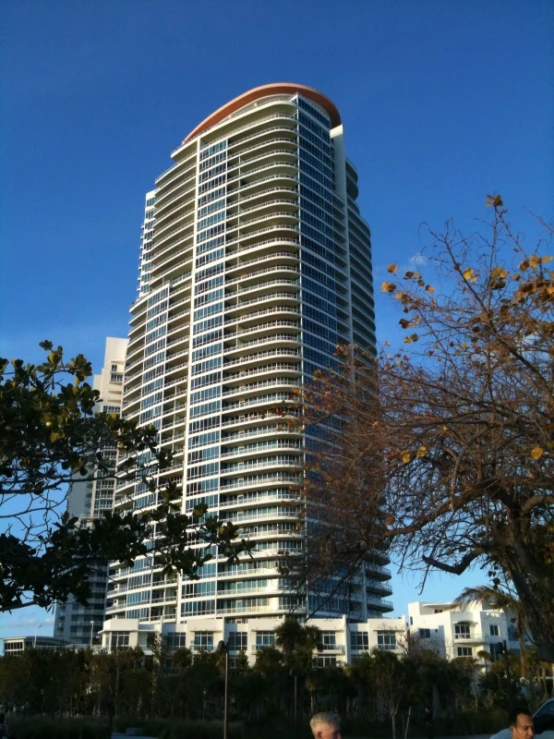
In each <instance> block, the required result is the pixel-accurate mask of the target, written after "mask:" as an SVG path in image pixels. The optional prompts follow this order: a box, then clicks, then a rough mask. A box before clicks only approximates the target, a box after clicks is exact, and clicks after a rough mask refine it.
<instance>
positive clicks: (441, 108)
mask: <svg viewBox="0 0 554 739" xmlns="http://www.w3.org/2000/svg"><path fill="white" fill-rule="evenodd" d="M278 81H287V82H300V83H303V84H307V85H311V86H313V87H316V88H318V89H319V90H321V91H322V92H324V93H325V94H326V95H328V96H329V97H330V98H331V99H332V100H333V101H334V102H335V103H336V105H337V106H338V108H339V109H340V111H341V114H342V118H343V122H344V126H345V135H346V146H347V154H348V156H349V158H350V159H351V160H352V161H353V162H354V163H355V165H356V167H357V169H358V171H359V175H360V200H359V202H360V207H361V210H362V213H363V214H364V215H365V217H366V219H367V220H368V221H369V223H370V225H371V228H372V233H373V254H374V267H375V279H376V284H377V286H378V285H379V284H380V282H381V280H382V279H383V278H384V275H385V269H386V265H387V264H389V263H390V262H392V261H395V262H398V263H401V264H404V263H408V262H409V260H410V259H411V258H413V257H414V255H416V254H418V253H419V251H420V250H421V248H422V246H423V245H424V244H425V243H426V241H427V240H426V236H425V232H424V229H422V227H421V224H422V223H430V224H432V225H433V226H434V227H437V228H440V226H441V224H442V223H443V222H444V220H445V219H446V218H449V217H453V218H454V219H455V221H456V223H457V224H458V225H459V226H461V227H462V228H465V229H467V230H473V229H475V228H476V224H475V219H477V218H481V217H484V216H485V212H484V208H483V202H484V197H485V194H486V193H488V192H492V191H497V192H501V193H502V195H503V196H504V199H505V201H506V203H507V205H508V206H509V207H510V210H511V213H512V216H513V219H514V220H515V222H516V223H517V224H518V225H520V227H521V228H522V229H523V230H524V231H526V229H527V230H528V233H529V234H531V235H532V234H533V233H534V227H533V223H532V219H530V217H529V215H528V210H530V211H532V212H534V213H537V214H541V215H542V216H544V217H545V218H547V219H549V218H551V217H552V204H553V203H554V136H553V133H552V132H553V130H554V96H553V95H552V90H553V89H554V85H553V83H554V4H553V3H552V2H550V1H549V0H544V1H543V0H533V2H529V0H521V2H520V1H518V0H509V1H508V2H506V0H488V1H487V2H486V3H485V2H482V1H481V0H402V1H401V0H388V1H387V0H341V1H340V2H339V0H279V1H277V0H263V2H260V0H234V2H232V3H230V2H226V1H225V0H202V2H201V1H200V0H189V2H184V1H183V0H159V2H152V0H110V2H95V1H94V0H80V1H79V2H74V1H73V0H49V2H44V0H19V2H4V3H2V4H1V7H0V116H1V119H0V131H1V136H0V159H1V171H0V209H1V213H2V217H1V218H0V239H1V244H2V252H3V267H2V272H1V276H0V301H1V304H0V327H1V331H0V355H4V356H8V357H13V356H20V357H23V358H25V359H32V358H34V357H36V356H37V351H36V345H37V343H38V341H40V340H41V339H43V338H50V339H52V340H53V341H55V342H56V343H60V344H62V345H64V346H65V347H66V349H67V351H68V352H69V353H76V352H83V353H85V354H86V355H87V356H88V357H89V358H90V359H91V360H92V361H93V363H94V366H95V368H96V369H97V370H98V369H99V368H100V365H101V361H102V357H103V347H104V339H105V337H106V336H107V335H112V336H125V335H126V327H127V317H128V308H129V305H130V303H131V302H132V300H133V299H134V291H135V284H136V274H137V260H138V244H139V233H140V223H141V218H142V211H143V202H144V193H145V192H146V191H147V190H148V189H150V188H151V187H152V185H153V182H154V179H155V177H156V176H157V175H158V174H160V173H161V172H162V171H164V170H165V169H166V168H167V167H169V166H170V152H171V151H172V150H173V149H175V148H176V147H177V146H178V145H179V143H180V142H181V141H182V139H183V138H184V137H185V136H186V134H187V133H188V132H189V131H190V130H191V129H192V128H194V126H195V125H196V124H197V123H198V122H199V121H200V120H202V119H203V118H204V117H205V116H206V115H208V114H209V113H210V112H212V111H213V110H214V109H216V108H217V107H219V106H220V105H222V104H223V103H225V102H226V101H228V100H229V99H231V98H233V97H235V96H236V95H239V94H240V93H242V92H244V91H245V90H247V89H249V88H251V87H254V86H256V85H260V84H263V83H267V82H278ZM377 321H378V333H379V338H380V340H385V339H386V338H389V337H390V336H391V335H394V334H395V332H396V324H397V321H398V316H396V315H395V314H394V313H393V312H392V311H391V308H390V305H389V304H388V303H387V302H385V301H384V300H383V299H381V297H379V302H378V305H377ZM480 577H481V575H480V573H476V574H475V575H473V576H472V577H470V578H469V579H470V580H474V581H478V580H479V579H480ZM467 581H468V579H467V578H466V579H465V580H464V581H463V582H462V581H461V580H460V579H459V578H458V579H457V578H446V577H441V578H438V577H435V578H433V579H432V581H431V582H430V583H429V585H428V586H427V587H426V589H425V591H424V593H423V597H424V598H425V599H427V600H436V599H448V598H451V597H453V596H455V595H456V594H457V593H458V592H459V590H460V589H461V588H462V587H463V585H465V584H467ZM415 584H416V580H415V579H414V580H404V579H401V578H396V579H395V581H394V586H395V594H394V601H395V606H396V612H397V613H398V614H402V613H406V612H407V608H406V604H407V603H408V601H410V600H415V599H417V598H418V597H419V596H418V593H417V591H416V589H415ZM46 618H48V617H46ZM43 620H44V617H43V616H42V614H40V613H37V612H35V611H23V612H20V613H16V614H14V615H13V616H11V617H3V618H0V636H1V635H7V634H9V633H21V632H27V633H33V632H34V628H35V623H37V622H39V623H40V622H42V621H43ZM42 628H43V632H42V633H44V632H45V631H47V630H48V629H49V628H50V626H49V625H48V624H46V623H45V624H44V626H43V627H42Z"/></svg>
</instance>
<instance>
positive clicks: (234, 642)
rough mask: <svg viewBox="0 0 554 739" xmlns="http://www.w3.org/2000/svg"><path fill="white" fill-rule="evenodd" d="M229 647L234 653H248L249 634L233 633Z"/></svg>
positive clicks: (229, 640)
mask: <svg viewBox="0 0 554 739" xmlns="http://www.w3.org/2000/svg"><path fill="white" fill-rule="evenodd" d="M227 645H228V647H229V650H230V651H232V652H246V649H247V646H248V633H247V632H246V631H232V632H231V633H230V634H229V638H228V640H227Z"/></svg>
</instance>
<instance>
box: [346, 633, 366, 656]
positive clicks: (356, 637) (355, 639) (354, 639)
mask: <svg viewBox="0 0 554 739" xmlns="http://www.w3.org/2000/svg"><path fill="white" fill-rule="evenodd" d="M350 646H351V648H352V649H358V650H363V651H366V652H367V651H368V649H369V634H368V633H367V632H365V631H353V632H352V633H351V634H350Z"/></svg>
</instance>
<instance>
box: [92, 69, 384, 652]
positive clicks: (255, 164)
mask: <svg viewBox="0 0 554 739" xmlns="http://www.w3.org/2000/svg"><path fill="white" fill-rule="evenodd" d="M172 159H173V164H172V166H171V167H170V168H169V169H168V170H167V171H165V172H164V173H163V174H161V175H160V176H159V177H158V179H157V180H156V184H155V189H153V190H152V191H151V192H149V193H148V194H147V196H146V210H145V220H144V224H143V229H142V237H141V250H140V264H139V279H138V290H137V297H136V300H135V302H134V303H133V305H132V307H131V319H130V331H129V346H128V351H127V360H126V366H125V386H124V400H123V413H124V414H125V416H126V417H128V418H133V419H136V420H137V421H138V422H139V423H140V424H151V423H153V424H155V425H156V426H157V427H158V429H159V431H160V440H161V444H162V445H163V446H164V447H166V448H168V449H170V450H171V451H172V453H173V460H174V463H173V466H172V467H171V469H168V470H164V471H163V472H159V471H158V470H157V469H156V468H155V466H154V465H153V467H152V469H151V474H152V476H153V477H154V478H155V479H156V481H157V483H158V484H159V486H161V487H162V488H163V486H164V484H166V483H167V482H169V481H175V482H177V483H178V484H179V485H180V486H182V489H183V497H182V509H183V511H185V512H190V511H192V510H193V509H194V507H195V506H197V505H198V504H206V505H207V506H208V510H209V513H214V514H219V516H220V517H222V518H223V519H226V520H229V521H232V522H233V523H235V524H237V525H238V526H239V527H240V529H239V533H240V536H241V537H244V538H246V539H248V540H249V541H251V542H253V543H255V548H254V550H253V556H252V558H247V557H245V559H244V561H242V562H240V563H238V564H228V563H227V562H226V561H225V560H224V559H223V558H221V557H219V556H218V555H217V552H212V554H213V555H214V558H213V559H212V560H211V561H210V562H209V563H207V564H206V565H205V566H204V567H202V568H201V570H200V572H199V575H200V579H199V580H194V581H193V580H187V579H186V578H182V577H177V578H166V577H164V576H163V575H162V573H161V571H160V568H157V567H156V564H155V560H154V559H153V558H143V559H139V560H137V561H135V562H134V564H133V566H132V567H123V566H119V565H118V564H117V563H114V564H113V565H112V567H111V570H110V585H109V592H108V600H107V612H106V618H107V619H108V621H107V625H106V627H105V631H112V630H113V631H114V632H122V631H123V630H124V629H123V626H124V624H135V625H136V624H139V625H140V628H139V629H138V631H137V633H141V631H142V630H143V629H151V628H153V626H154V625H157V626H156V628H158V627H159V624H160V623H163V627H164V631H171V630H172V631H175V632H179V633H180V632H182V633H187V634H189V633H191V629H193V628H196V627H195V626H194V624H196V623H197V622H198V623H199V622H204V621H205V620H206V618H209V619H210V620H212V621H213V622H214V623H215V622H216V621H218V620H221V619H222V618H223V617H224V618H225V619H226V622H227V623H229V624H230V623H231V622H232V621H233V620H235V621H237V622H238V621H239V620H241V619H245V618H246V619H248V620H249V623H250V620H251V619H254V618H260V619H276V618H282V617H284V616H285V615H286V614H287V613H291V612H292V613H294V614H295V615H296V616H298V617H299V618H301V619H303V618H306V617H307V615H308V614H310V613H314V612H316V613H317V615H318V616H320V617H326V618H341V617H343V616H346V617H347V618H348V620H349V621H351V622H360V623H366V622H367V621H368V619H372V618H380V617H381V616H382V615H383V614H385V613H387V612H390V611H391V610H392V604H391V603H390V601H388V600H386V596H388V595H390V594H391V588H390V586H389V585H388V580H389V579H390V571H389V570H388V569H387V567H386V565H387V564H388V559H387V556H386V555H385V554H383V553H381V552H374V553H372V554H371V556H368V558H367V562H366V565H365V567H364V568H362V570H361V572H360V577H359V579H358V581H357V583H356V586H355V588H351V589H347V588H345V589H343V590H342V591H339V592H336V593H334V592H333V589H334V585H333V583H327V584H325V583H323V584H322V591H321V592H318V593H315V592H314V593H310V594H309V595H308V596H307V597H299V596H298V595H295V594H293V593H291V591H290V587H289V583H288V582H287V581H286V579H285V578H283V577H281V576H280V573H279V570H278V567H277V560H278V558H279V557H281V556H282V555H284V554H291V555H300V556H301V555H302V554H303V553H304V552H305V551H306V547H307V546H308V547H309V537H307V535H306V531H305V530H304V529H302V528H301V527H299V523H298V519H299V516H298V511H299V505H300V504H301V502H302V498H301V487H302V483H303V464H304V455H305V451H306V448H307V447H309V446H310V444H311V443H312V442H313V438H312V437H311V435H310V433H309V432H308V433H304V432H303V431H302V430H301V429H300V428H299V427H298V426H294V425H292V424H291V423H289V422H290V421H294V420H295V419H296V418H297V417H298V413H299V408H298V391H299V390H300V389H301V387H302V385H303V383H304V382H305V381H307V380H309V379H310V378H311V377H312V376H313V373H314V371H315V370H316V369H318V368H328V367H330V366H333V365H334V364H336V362H337V360H336V358H335V356H334V352H335V349H336V346H337V344H347V343H354V344H357V345H359V346H361V347H366V348H369V349H370V350H374V345H375V334H374V331H375V323H374V302H373V282H372V263H371V241H370V231H369V228H368V226H367V224H366V222H365V221H364V219H363V218H362V216H361V215H360V212H359V208H358V205H357V202H356V200H357V196H358V182H357V180H358V177H357V174H356V171H355V169H354V167H353V165H352V164H351V163H350V162H349V161H348V160H347V159H346V157H345V141H344V131H343V126H342V122H341V118H340V113H339V111H338V109H337V108H336V106H335V105H334V104H333V103H332V102H331V101H330V100H329V99H328V98H326V97H325V96H324V95H322V94H321V93H319V92H317V91H316V90H313V89H312V88H309V87H305V86H303V85H296V84H288V83H282V84H272V85H264V86H262V87H258V88H255V89H253V90H250V91H248V92H246V93H244V94H243V95H240V96H239V97H238V98H235V99H234V100H232V101H230V102H229V103H227V104H225V105H224V106H222V107H221V108H219V109H218V110H217V111H215V112H214V113H212V114H211V115H209V116H208V117H207V118H206V119H205V120H204V121H202V123H200V124H199V125H198V126H197V127H196V128H195V129H194V130H193V131H192V132H191V133H190V134H189V135H188V136H187V137H186V138H185V140H184V141H183V143H182V144H181V145H180V146H179V147H178V148H177V149H176V150H175V151H174V152H173V154H172ZM115 505H116V506H120V507H123V508H128V509H132V510H135V511H137V512H138V511H142V510H148V509H151V508H152V507H155V506H156V505H157V497H156V494H153V493H151V492H150V491H149V489H148V486H147V485H146V484H145V483H141V482H138V483H137V482H135V483H129V482H122V483H121V484H119V486H118V489H117V494H116V500H115ZM153 535H154V536H155V532H154V534H153ZM129 628H131V626H129ZM132 629H133V630H134V631H133V633H135V631H136V626H133V627H132ZM212 631H213V632H214V633H215V630H214V629H212ZM122 638H123V637H122ZM129 638H131V637H130V635H129Z"/></svg>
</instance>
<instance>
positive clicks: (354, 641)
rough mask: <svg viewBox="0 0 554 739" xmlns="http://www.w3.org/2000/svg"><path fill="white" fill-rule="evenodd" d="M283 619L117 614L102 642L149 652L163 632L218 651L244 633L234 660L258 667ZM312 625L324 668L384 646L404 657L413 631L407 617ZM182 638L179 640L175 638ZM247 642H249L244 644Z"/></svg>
mask: <svg viewBox="0 0 554 739" xmlns="http://www.w3.org/2000/svg"><path fill="white" fill-rule="evenodd" d="M283 620H284V619H282V618H252V619H248V618H245V619H242V621H239V622H236V621H233V622H231V623H228V622H226V621H225V619H224V618H204V619H191V620H189V621H188V622H187V623H183V624H179V625H178V626H177V627H176V626H175V625H174V624H172V623H161V624H160V623H157V624H152V623H145V622H140V621H139V620H138V619H127V618H125V619H124V618H116V619H110V620H108V621H106V622H105V623H104V628H103V630H102V646H103V648H104V649H106V650H108V651H111V650H112V649H114V648H118V647H119V648H121V647H129V648H133V647H140V648H141V649H143V650H145V651H147V652H148V651H149V646H148V644H149V640H150V639H151V638H152V637H153V636H154V635H158V636H159V635H160V633H163V636H164V638H168V639H169V640H170V641H171V643H172V644H180V645H181V646H186V647H187V648H188V649H190V650H191V651H192V652H193V653H198V652H200V651H208V652H211V651H214V650H215V649H217V646H218V644H219V642H220V641H225V642H226V643H229V644H231V645H232V644H233V643H235V644H236V643H237V638H236V636H235V635H236V634H241V635H242V636H241V637H240V640H238V641H239V643H240V644H241V645H242V646H243V647H244V648H243V649H233V648H232V647H230V650H229V652H230V656H231V658H233V657H236V656H237V654H238V653H239V652H240V651H244V652H245V653H246V655H247V656H248V661H249V663H250V664H251V665H253V664H254V663H255V661H256V654H257V653H258V651H259V650H260V648H261V647H262V646H271V645H273V644H274V632H275V629H276V628H277V627H278V626H279V625H280V624H282V623H283ZM306 625H308V626H317V628H318V629H319V630H320V632H321V636H322V640H323V644H324V646H323V650H322V651H321V652H314V659H315V661H316V664H317V665H319V666H323V665H346V664H350V663H351V662H352V660H353V659H355V658H356V657H359V656H360V655H362V654H363V653H364V652H371V651H372V650H374V649H383V650H386V651H390V652H394V653H395V654H397V655H399V656H402V655H403V654H405V653H406V649H407V644H408V630H407V626H406V621H405V619H404V618H403V617H402V618H372V619H368V620H367V621H363V622H357V623H350V622H348V620H347V618H346V616H343V617H342V618H313V619H309V620H308V621H306ZM175 636H178V637H179V638H178V639H175ZM245 642H246V643H245Z"/></svg>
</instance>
